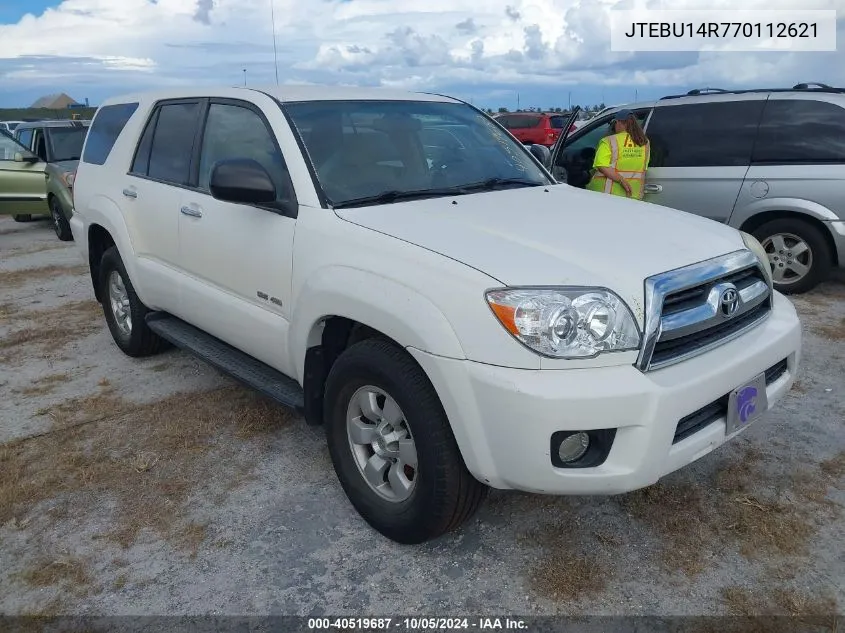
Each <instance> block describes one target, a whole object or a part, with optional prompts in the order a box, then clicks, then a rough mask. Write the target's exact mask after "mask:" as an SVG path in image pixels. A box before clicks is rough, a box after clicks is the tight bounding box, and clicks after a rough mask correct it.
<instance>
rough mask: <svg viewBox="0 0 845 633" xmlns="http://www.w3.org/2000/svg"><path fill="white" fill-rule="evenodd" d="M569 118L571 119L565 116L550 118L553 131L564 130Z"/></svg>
mask: <svg viewBox="0 0 845 633" xmlns="http://www.w3.org/2000/svg"><path fill="white" fill-rule="evenodd" d="M568 118H569V117H565V116H553V117H549V121H550V122H551V124H552V129H554V130H562V129H563V126H564V125H566V120H567V119H568Z"/></svg>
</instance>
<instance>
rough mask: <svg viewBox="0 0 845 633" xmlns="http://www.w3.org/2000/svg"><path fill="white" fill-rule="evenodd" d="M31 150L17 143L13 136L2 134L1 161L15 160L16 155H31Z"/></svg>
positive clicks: (0, 144)
mask: <svg viewBox="0 0 845 633" xmlns="http://www.w3.org/2000/svg"><path fill="white" fill-rule="evenodd" d="M29 153H30V151H29V148H28V147H24V146H23V145H21V144H20V143H17V142H16V141H15V139H13V138H12V137H11V136H6V135H5V134H0V160H15V154H29Z"/></svg>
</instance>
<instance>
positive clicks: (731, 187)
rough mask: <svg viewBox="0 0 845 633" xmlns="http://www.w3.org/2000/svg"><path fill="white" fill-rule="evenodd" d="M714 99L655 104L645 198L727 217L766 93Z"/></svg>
mask: <svg viewBox="0 0 845 633" xmlns="http://www.w3.org/2000/svg"><path fill="white" fill-rule="evenodd" d="M714 99H716V100H714V101H708V102H704V103H701V102H699V103H676V102H673V101H671V100H668V101H666V102H662V103H660V104H658V105H657V106H656V107H655V108H654V113H653V114H652V116H651V118H650V120H649V122H648V127H647V129H646V135H647V136H648V139H649V141H650V143H651V161H650V165H649V169H648V173H647V174H646V185H645V200H646V202H654V203H656V204H660V205H664V206H667V207H673V208H675V209H680V210H681V211H687V212H689V213H695V214H696V215H701V216H704V217H707V218H710V219H711V220H716V221H718V222H727V221H728V219H729V218H730V217H731V213H732V212H733V209H734V205H735V204H736V200H737V197H738V196H739V191H740V189H741V187H742V183H743V181H744V179H745V176H746V173H747V172H748V168H749V166H750V164H751V152H752V150H753V148H754V139H755V137H756V134H757V127H758V125H759V123H760V117H761V115H762V113H763V106H764V105H765V95H759V94H756V95H732V96H730V97H727V98H726V97H715V98H714Z"/></svg>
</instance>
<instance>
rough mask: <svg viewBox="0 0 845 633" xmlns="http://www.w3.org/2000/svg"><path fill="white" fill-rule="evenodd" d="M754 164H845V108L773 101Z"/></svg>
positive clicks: (814, 102) (792, 101) (764, 116)
mask: <svg viewBox="0 0 845 633" xmlns="http://www.w3.org/2000/svg"><path fill="white" fill-rule="evenodd" d="M754 162H755V163H767V164H770V165H771V164H778V163H780V164H788V163H845V108H841V107H840V106H837V105H834V104H832V103H827V102H824V101H809V100H804V99H783V100H780V99H777V100H774V101H769V102H768V103H767V104H766V109H765V111H764V112H763V121H762V122H761V123H760V132H759V134H758V136H757V144H756V146H755V147H754Z"/></svg>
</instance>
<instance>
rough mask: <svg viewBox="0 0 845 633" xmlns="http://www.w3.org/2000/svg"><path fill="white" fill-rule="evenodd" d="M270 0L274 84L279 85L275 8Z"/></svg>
mask: <svg viewBox="0 0 845 633" xmlns="http://www.w3.org/2000/svg"><path fill="white" fill-rule="evenodd" d="M273 4H274V3H273V0H270V22H271V24H272V25H273V64H274V65H275V67H276V85H277V86H278V85H279V53H278V51H277V50H276V10H275V7H274V6H273Z"/></svg>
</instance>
